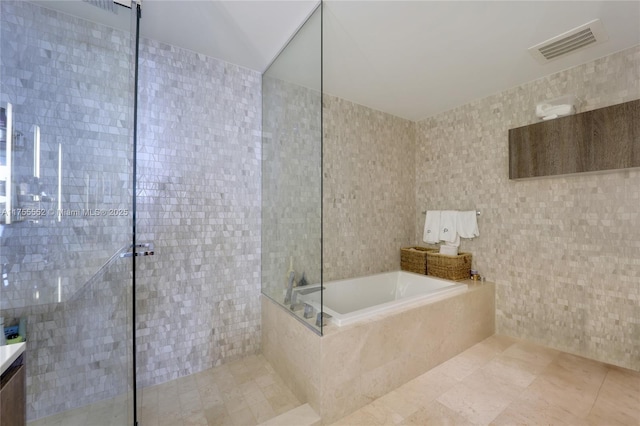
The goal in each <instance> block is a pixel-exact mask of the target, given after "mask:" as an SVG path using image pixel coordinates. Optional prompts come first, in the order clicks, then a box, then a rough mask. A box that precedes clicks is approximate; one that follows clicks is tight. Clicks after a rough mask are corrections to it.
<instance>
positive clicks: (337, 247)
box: [323, 95, 415, 281]
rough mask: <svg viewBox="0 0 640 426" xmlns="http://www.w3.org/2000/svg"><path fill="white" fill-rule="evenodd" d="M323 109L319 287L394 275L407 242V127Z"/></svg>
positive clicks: (410, 128)
mask: <svg viewBox="0 0 640 426" xmlns="http://www.w3.org/2000/svg"><path fill="white" fill-rule="evenodd" d="M323 102H324V115H323V131H324V140H323V145H324V146H323V150H324V157H323V162H324V164H323V178H324V181H323V209H324V212H323V227H324V232H323V238H324V246H323V250H324V258H323V261H324V264H323V268H324V270H323V276H324V280H325V281H331V280H336V279H343V278H351V277H357V276H363V275H370V274H375V273H379V272H386V271H394V270H397V269H399V267H400V248H401V247H405V246H408V245H411V244H412V242H413V233H414V229H413V226H414V225H413V206H414V205H415V191H414V152H415V146H414V143H415V142H414V140H415V123H413V122H411V121H409V120H404V119H401V118H398V117H394V116H392V115H389V114H385V113H382V112H380V111H375V110H372V109H370V108H367V107H364V106H361V105H357V104H354V103H352V102H349V101H346V100H343V99H340V98H336V97H333V96H328V95H324V96H323Z"/></svg>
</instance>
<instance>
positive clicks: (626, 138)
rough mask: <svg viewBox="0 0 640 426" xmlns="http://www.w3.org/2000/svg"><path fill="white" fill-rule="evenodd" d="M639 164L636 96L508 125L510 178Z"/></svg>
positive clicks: (639, 126) (639, 105)
mask: <svg viewBox="0 0 640 426" xmlns="http://www.w3.org/2000/svg"><path fill="white" fill-rule="evenodd" d="M631 167H640V99H639V100H635V101H631V102H625V103H622V104H618V105H613V106H609V107H605V108H600V109H596V110H593V111H588V112H583V113H580V114H575V115H570V116H567V117H561V118H556V119H554V120H549V121H542V122H540V123H536V124H531V125H529V126H524V127H518V128H516V129H511V130H509V179H526V178H535V177H542V176H554V175H564V174H572V173H583V172H598V171H604V170H615V169H626V168H631Z"/></svg>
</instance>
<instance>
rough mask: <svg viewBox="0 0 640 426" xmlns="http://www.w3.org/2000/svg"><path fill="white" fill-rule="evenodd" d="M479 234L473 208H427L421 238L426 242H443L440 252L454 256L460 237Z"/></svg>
mask: <svg viewBox="0 0 640 426" xmlns="http://www.w3.org/2000/svg"><path fill="white" fill-rule="evenodd" d="M479 235H480V231H479V230H478V218H477V215H476V211H475V210H470V211H464V212H461V211H457V210H427V217H426V218H425V220H424V235H423V237H422V239H423V240H424V242H425V243H427V244H437V243H439V242H440V241H443V242H444V243H443V244H442V245H441V246H440V253H442V254H448V255H450V256H456V255H457V254H458V247H459V246H460V238H475V237H477V236H479Z"/></svg>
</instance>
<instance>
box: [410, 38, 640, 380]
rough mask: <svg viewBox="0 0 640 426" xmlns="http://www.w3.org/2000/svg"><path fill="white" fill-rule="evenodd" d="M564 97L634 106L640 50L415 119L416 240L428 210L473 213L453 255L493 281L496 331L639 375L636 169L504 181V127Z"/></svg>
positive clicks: (587, 103) (587, 104) (639, 86)
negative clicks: (473, 227) (476, 232)
mask: <svg viewBox="0 0 640 426" xmlns="http://www.w3.org/2000/svg"><path fill="white" fill-rule="evenodd" d="M569 93H572V94H576V95H577V96H578V97H579V98H581V99H582V100H583V101H582V103H581V104H580V106H579V110H580V111H587V110H592V109H595V108H600V107H604V106H607V105H612V104H617V103H621V102H625V101H630V100H633V99H638V98H640V46H638V47H634V48H631V49H627V50H624V51H621V52H618V53H615V54H613V55H610V56H608V57H605V58H602V59H598V60H596V61H593V62H590V63H587V64H585V65H581V66H578V67H575V68H572V69H568V70H565V71H562V72H560V73H557V74H553V75H551V76H548V77H546V78H543V79H540V80H536V81H533V82H530V83H527V84H524V85H522V86H518V87H515V88H513V89H509V90H507V91H505V92H502V93H499V94H496V95H493V96H490V97H488V98H485V99H481V100H478V101H474V102H472V103H470V104H467V105H464V106H461V107H459V108H456V109H454V110H452V111H448V112H445V113H442V114H439V115H437V116H435V117H432V118H429V119H426V120H423V121H420V122H418V123H417V149H416V186H415V188H416V209H415V220H416V224H415V232H416V233H415V241H418V242H419V241H421V240H422V229H423V224H424V216H423V215H421V211H422V210H425V209H426V208H430V207H433V208H451V207H455V208H459V209H474V208H477V209H479V210H481V211H482V215H481V216H480V217H479V226H480V237H479V238H477V239H475V240H473V241H468V240H463V241H462V244H461V247H460V249H461V250H463V251H468V252H471V253H473V263H474V264H473V268H474V269H478V270H479V271H480V273H481V274H482V275H486V276H487V277H488V279H490V280H492V281H494V282H495V283H496V315H497V318H496V328H497V332H498V333H500V334H505V335H510V336H514V337H518V338H522V339H527V340H531V341H534V342H537V343H540V344H543V345H546V346H550V347H554V348H556V349H560V350H563V351H566V352H570V353H574V354H578V355H581V356H585V357H588V358H592V359H597V360H601V361H603V362H607V363H610V364H615V365H619V366H622V367H626V368H631V369H634V370H640V307H639V306H640V287H639V286H638V282H640V257H639V256H638V252H639V251H640V227H638V223H639V222H640V210H639V209H638V205H639V203H640V171H638V170H628V171H618V172H611V173H605V174H599V175H576V176H568V177H550V178H545V179H540V180H531V181H518V182H515V181H510V180H509V179H508V136H507V132H508V129H510V128H514V127H518V126H522V125H526V124H529V123H532V122H534V121H535V119H534V118H533V109H534V106H535V104H536V102H539V101H541V100H544V99H551V98H554V97H557V96H560V95H564V94H569Z"/></svg>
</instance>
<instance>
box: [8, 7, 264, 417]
mask: <svg viewBox="0 0 640 426" xmlns="http://www.w3.org/2000/svg"><path fill="white" fill-rule="evenodd" d="M0 6H1V7H2V14H1V16H0V19H2V46H3V53H2V56H3V61H2V75H3V85H5V84H6V85H10V86H12V87H9V89H10V90H8V93H12V91H13V92H17V93H20V94H21V96H22V95H24V98H20V100H19V101H18V102H16V101H15V100H14V101H13V102H14V104H15V105H16V111H17V112H18V111H19V113H20V114H18V115H16V128H18V129H21V130H25V129H27V128H28V127H26V126H28V125H31V124H33V123H34V122H38V123H39V124H40V125H41V128H42V141H43V154H42V163H43V175H44V177H43V181H44V183H45V184H46V185H49V186H53V188H54V189H55V184H56V179H57V172H56V166H57V144H58V143H59V142H60V143H62V144H63V149H64V168H65V170H69V172H67V173H66V174H65V175H64V192H63V201H64V207H65V208H70V209H74V208H82V207H84V205H83V203H85V202H86V199H85V198H86V197H85V194H86V191H87V187H88V190H89V200H90V201H91V202H94V203H96V207H107V206H108V207H112V206H113V207H122V206H121V205H120V204H118V203H121V202H122V201H121V200H125V201H124V203H125V207H126V205H127V204H129V202H130V199H131V192H130V189H129V188H130V186H131V182H130V180H129V179H130V177H129V170H126V169H123V167H128V166H126V165H125V166H123V163H124V164H126V162H127V161H129V162H130V160H131V147H130V134H129V130H128V129H129V128H130V127H131V123H130V122H129V121H128V120H130V119H131V115H130V107H131V104H130V100H129V98H128V96H130V93H131V90H132V87H130V86H131V85H130V81H131V80H130V74H129V72H130V69H129V68H127V66H128V64H127V61H126V60H125V61H122V62H120V61H121V59H122V58H129V55H130V52H131V45H130V35H129V34H128V33H124V32H119V31H118V30H113V29H111V28H106V27H103V26H100V25H97V24H93V23H90V22H87V21H84V20H81V19H78V18H75V17H71V16H68V15H64V14H61V13H58V12H54V11H51V10H48V9H44V8H40V7H38V6H35V5H33V4H30V3H27V2H11V1H2V2H0ZM9 40H15V43H13V44H11V43H9ZM44 40H47V41H44ZM87 41H90V43H87ZM11 46H18V48H19V49H20V51H19V52H12V53H11V54H9V52H8V50H4V49H5V48H6V49H9V48H11ZM140 50H141V52H140V55H141V68H140V103H139V107H140V110H139V125H140V128H139V129H140V131H139V134H138V172H139V182H138V191H139V192H138V218H139V221H138V227H137V231H138V241H145V240H150V241H154V243H155V249H156V256H155V257H153V258H140V259H139V261H138V262H137V265H138V271H137V281H138V282H137V289H136V292H137V313H138V317H137V321H138V345H139V346H138V365H139V370H138V380H139V381H138V383H139V385H142V386H147V385H151V384H156V383H161V382H164V381H167V380H170V379H174V378H177V377H180V376H184V375H186V374H190V373H193V372H197V371H201V370H204V369H206V368H210V367H212V366H214V365H219V364H221V363H222V362H225V361H228V360H232V359H236V358H239V357H242V356H244V355H246V354H251V353H256V352H258V351H259V348H260V319H259V318H260V307H259V299H258V296H259V294H260V278H259V277H260V275H259V272H260V216H259V210H260V163H259V160H260V149H261V146H260V74H259V73H256V72H253V71H250V70H247V69H244V68H241V67H238V66H235V65H231V64H227V63H224V62H221V61H218V60H215V59H212V58H208V57H205V56H203V55H198V54H196V53H193V52H190V51H186V50H183V49H179V48H174V47H172V46H168V45H164V44H162V43H158V42H154V41H150V40H143V41H142V42H141V46H140ZM114 64H120V65H119V66H120V67H122V69H121V70H120V72H116V70H117V68H114ZM89 71H90V72H89ZM5 76H16V78H5ZM53 82H56V83H57V84H52V83H53ZM3 92H4V88H3ZM43 99H51V101H50V102H49V101H47V102H44V101H43ZM2 100H3V102H4V101H7V99H5V98H3V99H2ZM36 119H40V120H43V121H41V122H39V121H35V120H36ZM71 123H73V124H71ZM80 123H82V124H80ZM106 142H108V143H109V151H108V153H107V151H106V150H105V149H104V144H105V143H106ZM22 155H23V157H24V158H25V161H30V159H31V158H32V157H31V156H32V152H29V151H26V152H25V153H24V154H22ZM29 164H30V163H29ZM119 169H120V170H119ZM87 175H89V176H105V182H104V183H103V182H102V181H101V182H97V181H96V180H91V179H90V180H89V181H87V180H86V177H87ZM49 191H51V189H49ZM70 194H74V195H70ZM115 204H117V205H115ZM91 207H94V206H91ZM129 224H130V217H124V218H115V219H113V218H111V219H106V220H104V221H102V220H97V219H96V220H91V221H90V220H88V219H84V218H83V219H73V220H72V219H69V220H63V221H62V223H61V224H50V223H48V224H46V225H43V224H39V225H33V224H26V223H22V224H18V225H12V226H10V227H4V230H3V232H4V234H3V246H2V252H1V255H2V256H3V259H2V262H3V263H11V264H13V267H12V269H11V272H10V285H9V287H8V288H5V287H3V288H1V289H0V291H2V294H1V296H2V297H1V298H0V299H1V301H2V315H3V316H5V317H6V318H7V319H8V322H9V321H12V320H11V319H12V318H18V317H21V316H27V317H28V321H29V326H28V336H29V341H28V345H29V346H28V351H27V354H28V360H27V363H28V378H27V386H28V397H27V398H28V400H27V402H28V410H29V412H28V416H29V418H30V419H34V418H38V417H41V416H44V415H48V414H53V413H55V412H59V411H62V410H67V409H70V408H73V407H76V406H79V405H84V404H86V403H89V402H91V401H95V400H99V399H103V398H107V397H110V396H113V395H116V394H120V393H122V392H125V391H126V390H127V389H126V383H127V381H128V378H127V377H126V373H125V374H117V373H120V372H123V371H126V367H125V366H126V362H127V361H128V358H127V357H130V355H131V354H130V353H127V352H126V346H125V345H123V342H124V341H126V340H127V338H126V337H125V336H123V333H126V332H129V326H127V325H126V324H127V323H129V322H130V321H131V319H130V318H126V317H123V315H126V312H125V311H124V310H122V312H118V311H116V307H118V308H120V307H122V306H127V305H130V302H127V298H129V300H130V297H131V295H130V294H129V291H130V289H129V288H128V287H129V283H130V271H129V270H128V269H127V268H126V267H124V265H125V264H121V263H120V262H115V263H114V264H113V265H112V266H111V267H110V268H108V270H107V271H106V273H105V274H104V275H99V276H97V277H96V278H95V279H93V280H91V281H89V282H87V280H88V279H89V278H90V277H91V276H92V275H93V274H94V273H95V271H96V270H98V268H99V267H100V266H101V265H102V264H104V262H105V261H106V260H107V259H108V258H109V257H110V256H111V255H112V254H114V253H115V252H116V251H117V250H118V249H120V248H121V247H123V246H124V245H126V244H127V243H128V242H129V241H130V225H129ZM33 226H39V228H38V232H37V233H34V232H33ZM27 235H28V237H27ZM87 251H90V252H91V253H92V256H83V255H80V254H82V253H86V252H87ZM126 265H127V266H128V265H129V264H126ZM58 274H59V275H61V276H62V287H63V292H62V294H63V299H64V302H63V303H60V304H58V303H50V302H56V301H57V293H56V290H57V275H58ZM51 277H53V282H50V281H51V279H52V278H51ZM34 282H35V283H38V285H39V290H40V294H41V299H40V303H48V304H40V305H36V304H34V299H33V290H34V289H33V288H32V287H31V285H32V283H34ZM24 283H28V284H29V285H24ZM80 288H82V291H80V292H78V290H79V289H80ZM89 295H94V296H95V300H94V299H91V298H88V297H89ZM84 297H87V298H88V299H87V301H86V302H87V303H80V300H79V299H82V298H84ZM79 347H80V348H81V349H78V348H79ZM72 364H73V365H72ZM72 367H73V368H72ZM78 383H82V385H81V386H79V385H78Z"/></svg>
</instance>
